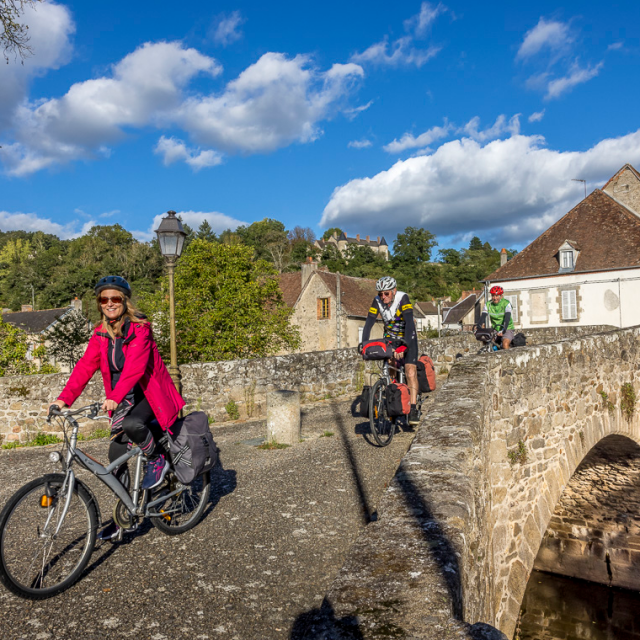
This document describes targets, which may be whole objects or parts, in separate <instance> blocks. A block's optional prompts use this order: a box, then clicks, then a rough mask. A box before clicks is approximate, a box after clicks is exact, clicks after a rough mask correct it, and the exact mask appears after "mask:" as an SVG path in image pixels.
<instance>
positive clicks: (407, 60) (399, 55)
mask: <svg viewBox="0 0 640 640" xmlns="http://www.w3.org/2000/svg"><path fill="white" fill-rule="evenodd" d="M446 10H447V8H446V7H445V6H444V5H443V4H442V3H440V4H438V5H437V6H435V7H434V6H433V5H431V4H429V3H428V2H423V3H422V5H421V6H420V12H419V13H418V14H417V15H415V16H412V17H411V18H409V19H408V20H405V21H404V28H405V31H406V32H407V35H406V36H402V37H401V38H398V39H397V40H394V41H393V42H391V43H389V37H388V36H385V37H384V38H383V39H382V40H381V41H380V42H376V43H375V44H372V45H371V46H370V47H368V48H367V49H365V50H364V51H362V52H361V53H355V54H354V55H352V56H351V61H352V62H357V63H358V64H367V63H368V64H372V65H377V66H387V67H399V66H411V65H415V66H416V67H418V68H420V67H422V66H423V65H425V64H426V63H427V62H428V61H429V60H430V59H431V58H433V57H434V56H436V55H437V54H438V52H439V51H440V49H441V47H438V46H433V45H432V46H430V47H427V48H426V49H423V48H418V47H416V46H414V42H415V40H416V39H417V38H423V37H424V36H425V35H426V33H427V31H428V29H429V27H430V26H431V24H432V23H433V21H434V20H435V19H436V18H437V17H438V16H439V15H440V14H442V13H444V12H445V11H446Z"/></svg>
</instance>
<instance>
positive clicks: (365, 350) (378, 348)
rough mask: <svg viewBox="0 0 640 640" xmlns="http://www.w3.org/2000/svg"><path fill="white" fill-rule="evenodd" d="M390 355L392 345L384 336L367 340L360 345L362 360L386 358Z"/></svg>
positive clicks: (391, 354) (391, 353)
mask: <svg viewBox="0 0 640 640" xmlns="http://www.w3.org/2000/svg"><path fill="white" fill-rule="evenodd" d="M392 356H393V346H392V345H391V344H390V343H389V341H388V340H385V339H384V338H379V339H377V340H367V341H366V342H365V343H364V344H363V345H362V358H363V359H364V360H386V359H387V358H391V357H392Z"/></svg>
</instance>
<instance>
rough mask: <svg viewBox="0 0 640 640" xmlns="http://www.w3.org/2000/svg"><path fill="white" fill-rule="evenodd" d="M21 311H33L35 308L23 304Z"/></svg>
mask: <svg viewBox="0 0 640 640" xmlns="http://www.w3.org/2000/svg"><path fill="white" fill-rule="evenodd" d="M20 311H33V307H32V306H31V305H30V304H23V305H22V309H20Z"/></svg>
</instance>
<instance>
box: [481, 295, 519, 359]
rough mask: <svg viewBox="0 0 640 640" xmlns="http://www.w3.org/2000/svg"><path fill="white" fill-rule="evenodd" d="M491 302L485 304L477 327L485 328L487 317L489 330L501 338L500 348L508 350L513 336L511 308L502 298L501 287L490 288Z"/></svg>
mask: <svg viewBox="0 0 640 640" xmlns="http://www.w3.org/2000/svg"><path fill="white" fill-rule="evenodd" d="M489 293H490V294H491V302H489V303H488V304H485V306H484V309H483V310H482V315H481V316H480V322H479V323H478V326H481V327H483V326H486V322H487V316H488V317H489V318H490V319H491V328H492V329H495V330H496V331H497V332H498V335H499V336H500V337H501V338H502V348H503V349H509V347H510V346H511V341H512V340H513V336H514V334H515V327H514V326H513V308H512V307H511V303H510V302H509V301H508V300H505V299H504V298H503V297H502V294H503V293H504V290H503V288H502V287H498V286H495V287H491V290H490V291H489Z"/></svg>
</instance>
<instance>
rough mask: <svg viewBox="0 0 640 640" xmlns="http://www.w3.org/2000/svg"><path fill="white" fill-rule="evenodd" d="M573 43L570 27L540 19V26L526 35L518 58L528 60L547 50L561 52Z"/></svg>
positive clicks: (562, 23) (555, 21) (554, 21)
mask: <svg viewBox="0 0 640 640" xmlns="http://www.w3.org/2000/svg"><path fill="white" fill-rule="evenodd" d="M572 41H573V37H572V35H571V33H570V30H569V25H567V24H565V23H564V22H559V21H557V20H545V19H544V18H540V20H539V21H538V24H537V25H536V26H535V27H533V29H531V30H529V31H527V33H526V34H525V36H524V40H523V41H522V44H521V45H520V48H519V49H518V54H517V56H516V57H517V58H519V59H524V60H526V59H528V58H531V57H532V56H534V55H536V54H538V53H540V52H541V51H543V50H545V49H548V50H550V51H559V50H561V49H563V48H565V47H566V46H567V45H568V44H570V43H571V42H572Z"/></svg>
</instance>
